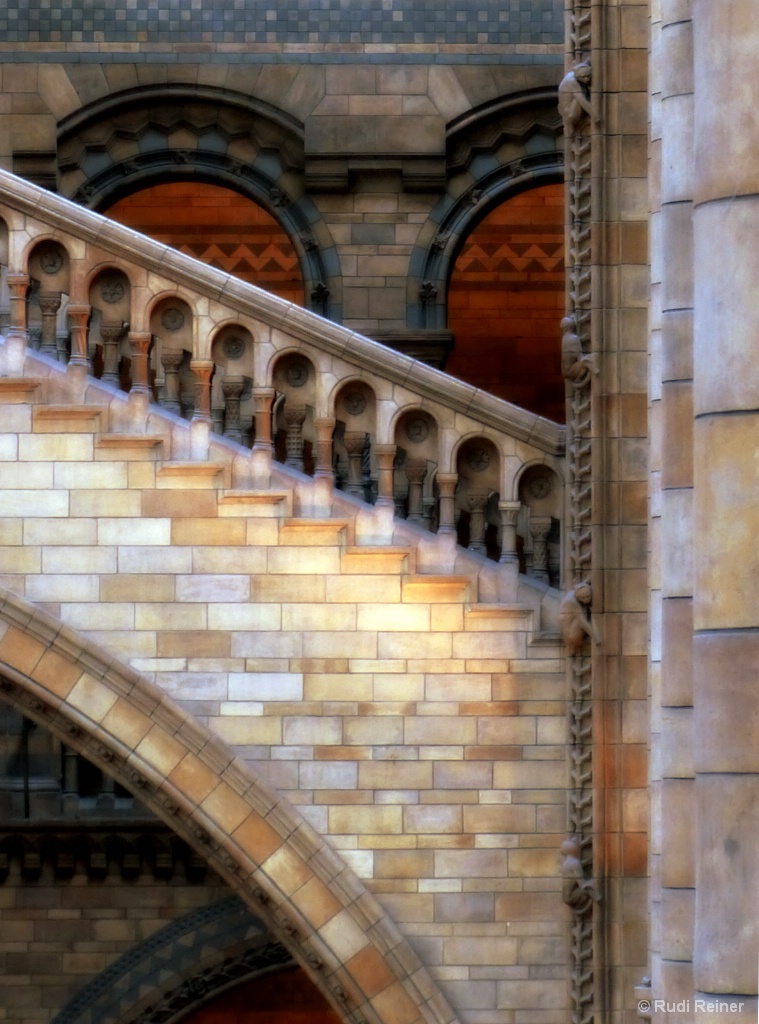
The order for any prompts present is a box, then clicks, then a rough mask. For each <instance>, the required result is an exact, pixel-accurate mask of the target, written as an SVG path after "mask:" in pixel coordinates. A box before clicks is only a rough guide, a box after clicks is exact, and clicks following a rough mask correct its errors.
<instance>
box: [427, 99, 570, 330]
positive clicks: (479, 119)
mask: <svg viewBox="0 0 759 1024" xmlns="http://www.w3.org/2000/svg"><path fill="white" fill-rule="evenodd" d="M557 104H558V94H557V91H556V89H555V88H543V89H539V90H531V91H526V92H520V93H514V94H511V95H509V96H505V97H500V98H498V99H497V100H493V101H491V102H488V103H486V104H483V105H482V106H481V107H477V108H475V109H474V110H471V111H468V112H467V113H466V114H463V115H461V116H460V117H458V118H456V119H455V120H454V121H452V122H451V123H450V124H449V125H448V129H447V142H446V145H447V154H448V155H447V168H448V185H447V189H446V193H445V195H444V196H442V197H441V199H440V200H439V201H438V202H437V203H436V204H435V207H434V208H433V210H432V211H431V213H430V216H429V218H428V220H427V222H426V223H425V224H424V225H423V227H422V229H421V231H420V232H419V237H418V239H417V243H416V246H415V247H414V251H413V252H412V255H411V259H410V262H409V279H408V293H407V303H408V304H407V323H408V326H409V327H413V328H416V329H420V328H422V329H423V328H427V329H432V330H443V329H444V328H445V327H446V326H447V291H448V284H449V281H450V276H451V272H452V270H453V266H454V263H455V261H456V257H457V256H458V253H459V251H460V249H461V246H462V245H463V243H464V241H465V239H466V237H467V236H468V235H469V233H470V232H471V231H472V229H473V228H474V227H475V226H476V225H477V224H478V223H479V222H480V221H481V220H482V219H483V217H485V216H486V215H487V214H488V213H489V212H490V211H491V210H492V209H494V207H496V206H498V205H499V204H500V203H502V202H504V201H505V200H507V199H509V198H511V197H512V196H515V195H518V194H519V193H520V192H523V191H525V190H526V189H529V188H534V187H535V186H537V185H543V184H549V183H553V182H560V181H563V178H564V170H563V166H564V152H563V136H562V123H561V118H560V117H559V114H558V106H557Z"/></svg>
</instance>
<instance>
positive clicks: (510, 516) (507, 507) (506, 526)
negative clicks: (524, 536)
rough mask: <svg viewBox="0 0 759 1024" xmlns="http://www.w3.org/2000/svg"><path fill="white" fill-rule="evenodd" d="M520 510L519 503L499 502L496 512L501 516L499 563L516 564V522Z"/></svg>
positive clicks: (520, 505)
mask: <svg viewBox="0 0 759 1024" xmlns="http://www.w3.org/2000/svg"><path fill="white" fill-rule="evenodd" d="M521 508H522V503H521V501H499V502H498V511H499V513H500V515H501V557H500V558H499V560H498V561H499V562H500V563H501V564H502V565H505V564H506V563H507V562H517V561H518V560H519V556H518V555H517V521H518V519H519V512H520V510H521Z"/></svg>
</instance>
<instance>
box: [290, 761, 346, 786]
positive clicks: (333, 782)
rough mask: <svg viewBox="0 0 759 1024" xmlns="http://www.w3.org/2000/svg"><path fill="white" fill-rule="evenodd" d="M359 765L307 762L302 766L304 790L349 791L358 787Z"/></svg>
mask: <svg viewBox="0 0 759 1024" xmlns="http://www.w3.org/2000/svg"><path fill="white" fill-rule="evenodd" d="M357 779H358V765H357V764H356V763H355V762H353V761H317V762H314V761H311V762H309V761H306V762H304V763H303V764H301V766H300V770H299V781H300V786H301V787H302V788H303V789H348V790H354V789H356V787H357Z"/></svg>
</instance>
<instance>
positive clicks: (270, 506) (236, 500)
mask: <svg viewBox="0 0 759 1024" xmlns="http://www.w3.org/2000/svg"><path fill="white" fill-rule="evenodd" d="M292 504H293V496H292V492H291V491H224V492H222V493H220V494H219V515H220V516H226V517H229V518H233V517H245V516H247V517H249V518H251V519H271V518H274V519H285V518H287V517H288V516H290V515H292Z"/></svg>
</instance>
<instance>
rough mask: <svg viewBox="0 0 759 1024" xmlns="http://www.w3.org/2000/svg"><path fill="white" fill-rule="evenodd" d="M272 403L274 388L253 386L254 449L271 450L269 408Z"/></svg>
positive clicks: (272, 446) (270, 408) (272, 447)
mask: <svg viewBox="0 0 759 1024" xmlns="http://www.w3.org/2000/svg"><path fill="white" fill-rule="evenodd" d="M273 405H274V388H253V411H254V417H255V422H256V439H255V441H254V442H253V448H254V449H265V450H266V451H268V452H271V451H273V449H274V445H273V444H272V439H271V410H272V406H273Z"/></svg>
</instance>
